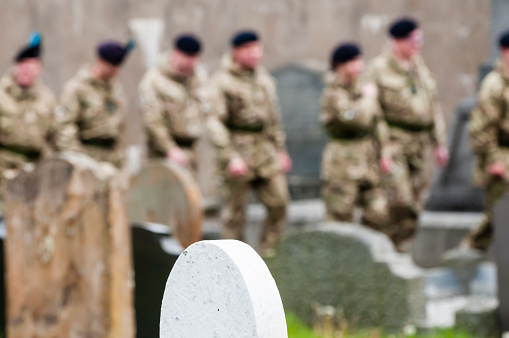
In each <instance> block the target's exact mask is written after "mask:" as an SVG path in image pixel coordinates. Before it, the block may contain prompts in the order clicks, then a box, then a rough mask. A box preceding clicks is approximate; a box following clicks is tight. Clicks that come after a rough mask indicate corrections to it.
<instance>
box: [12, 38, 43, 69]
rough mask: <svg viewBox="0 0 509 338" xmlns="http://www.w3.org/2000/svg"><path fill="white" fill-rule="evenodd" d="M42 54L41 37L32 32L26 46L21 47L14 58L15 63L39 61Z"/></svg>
mask: <svg viewBox="0 0 509 338" xmlns="http://www.w3.org/2000/svg"><path fill="white" fill-rule="evenodd" d="M41 54H42V37H41V34H40V33H39V32H34V33H32V34H31V35H30V40H29V42H28V44H27V45H26V46H24V47H22V48H21V49H20V50H19V51H18V53H17V54H16V56H15V57H14V61H15V62H21V61H23V60H25V59H31V58H32V59H39V58H40V57H41Z"/></svg>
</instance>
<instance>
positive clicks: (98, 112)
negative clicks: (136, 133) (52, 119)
mask: <svg viewBox="0 0 509 338" xmlns="http://www.w3.org/2000/svg"><path fill="white" fill-rule="evenodd" d="M125 102H126V99H125V96H124V93H123V89H122V86H121V85H120V83H118V82H117V81H114V82H112V83H106V82H103V81H99V80H97V79H96V78H95V77H94V76H93V74H92V70H91V68H90V67H89V66H85V67H83V68H82V69H80V70H79V71H78V73H77V74H76V76H75V77H74V78H72V79H71V80H69V81H68V82H67V83H66V84H65V85H64V89H63V91H62V95H61V98H60V104H61V106H60V107H59V108H58V109H57V120H58V122H59V124H60V131H59V133H58V138H57V141H58V146H59V147H60V148H63V149H72V150H76V151H84V152H86V153H89V152H88V151H87V150H86V148H87V147H96V148H101V147H102V146H101V144H104V145H108V147H104V148H112V149H118V148H119V143H120V138H121V135H122V133H123V130H124V126H125V113H126V111H125V104H126V103H125ZM90 155H91V156H92V157H94V156H93V155H92V154H90Z"/></svg>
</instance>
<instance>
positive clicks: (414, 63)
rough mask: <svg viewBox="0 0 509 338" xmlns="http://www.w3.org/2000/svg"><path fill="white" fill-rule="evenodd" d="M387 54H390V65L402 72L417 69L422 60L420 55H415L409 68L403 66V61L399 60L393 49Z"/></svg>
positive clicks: (405, 72)
mask: <svg viewBox="0 0 509 338" xmlns="http://www.w3.org/2000/svg"><path fill="white" fill-rule="evenodd" d="M387 54H388V60H389V66H390V67H391V68H392V69H394V70H395V71H396V72H398V73H400V74H408V73H409V72H410V71H411V70H415V69H416V68H417V65H418V64H419V63H420V60H421V57H420V56H416V57H414V58H413V59H412V60H411V61H410V68H409V69H407V68H406V67H405V66H403V63H402V62H401V61H400V60H398V58H397V57H396V55H394V52H393V51H388V52H387Z"/></svg>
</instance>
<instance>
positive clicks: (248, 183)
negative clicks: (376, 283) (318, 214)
mask: <svg viewBox="0 0 509 338" xmlns="http://www.w3.org/2000/svg"><path fill="white" fill-rule="evenodd" d="M213 89H214V91H215V95H214V96H213V97H214V101H213V105H212V113H211V114H210V116H209V118H208V121H207V129H208V132H209V137H210V139H211V142H212V144H213V145H214V146H215V148H216V150H217V153H216V156H217V164H218V171H219V173H220V175H221V176H222V177H223V178H224V188H223V189H224V191H225V194H224V197H225V206H224V210H223V212H224V213H223V216H224V226H225V229H224V237H225V238H233V239H239V240H244V229H243V226H244V223H245V209H246V206H247V203H248V198H249V191H250V190H251V189H254V191H255V192H256V194H257V195H258V198H259V199H260V201H261V202H262V203H263V204H264V205H265V206H266V207H267V210H268V215H267V219H266V221H265V224H264V226H263V230H262V238H261V249H262V251H263V250H265V249H270V248H272V247H273V245H274V244H275V242H276V241H277V240H278V239H279V237H280V235H281V232H282V230H283V228H284V225H285V222H286V206H287V203H288V198H289V197H288V187H287V183H286V177H285V175H284V173H283V172H282V168H281V164H280V162H279V160H278V153H280V152H286V149H285V135H284V132H283V131H282V128H281V123H280V112H279V104H278V100H277V96H276V87H275V83H274V80H273V79H272V77H271V76H270V75H269V73H268V72H267V71H266V70H265V69H263V68H261V67H259V68H258V69H256V70H255V71H249V70H244V69H242V68H241V67H240V66H239V65H237V64H235V63H234V62H233V61H232V59H231V57H229V56H227V57H225V58H224V59H223V65H222V69H220V70H219V71H218V72H217V73H216V74H215V75H214V78H213ZM233 158H241V159H243V160H244V162H245V163H246V164H247V166H248V168H249V169H248V173H247V175H246V176H243V177H240V178H235V177H231V176H230V175H229V174H228V172H227V166H228V163H229V162H230V160H231V159H233Z"/></svg>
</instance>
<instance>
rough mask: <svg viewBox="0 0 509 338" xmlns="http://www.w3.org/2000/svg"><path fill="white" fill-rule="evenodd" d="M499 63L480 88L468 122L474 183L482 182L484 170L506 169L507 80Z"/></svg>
mask: <svg viewBox="0 0 509 338" xmlns="http://www.w3.org/2000/svg"><path fill="white" fill-rule="evenodd" d="M507 74H508V73H507V70H506V69H505V67H504V65H503V63H502V62H501V61H499V62H498V63H497V65H496V67H495V69H494V70H493V71H492V72H490V73H489V74H488V75H487V76H486V78H485V79H484V80H483V82H482V84H481V88H480V91H479V102H478V105H477V107H476V108H475V109H474V110H473V111H472V114H471V116H470V122H469V126H468V128H469V133H470V143H471V146H472V149H473V151H474V153H475V154H476V156H477V163H478V166H477V168H476V169H477V170H476V172H474V174H475V176H474V178H475V180H476V182H477V183H480V184H482V183H483V181H484V176H485V170H486V167H487V166H488V165H490V164H492V163H494V162H502V163H504V164H505V165H506V167H507V168H508V169H509V76H508V75H507Z"/></svg>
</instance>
